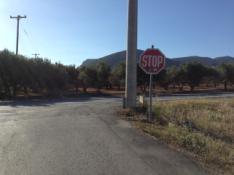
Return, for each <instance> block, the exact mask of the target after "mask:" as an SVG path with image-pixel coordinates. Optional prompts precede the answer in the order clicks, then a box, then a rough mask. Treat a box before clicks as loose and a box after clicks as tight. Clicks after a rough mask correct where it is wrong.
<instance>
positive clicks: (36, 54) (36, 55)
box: [32, 53, 40, 58]
mask: <svg viewBox="0 0 234 175" xmlns="http://www.w3.org/2000/svg"><path fill="white" fill-rule="evenodd" d="M32 55H33V56H34V57H35V58H38V56H39V55H40V54H39V53H34V54H32Z"/></svg>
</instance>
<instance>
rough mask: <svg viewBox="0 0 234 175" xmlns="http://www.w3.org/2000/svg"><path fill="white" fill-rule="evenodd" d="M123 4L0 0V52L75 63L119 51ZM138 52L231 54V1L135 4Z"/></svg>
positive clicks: (145, 0)
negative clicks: (20, 17) (18, 18)
mask: <svg viewBox="0 0 234 175" xmlns="http://www.w3.org/2000/svg"><path fill="white" fill-rule="evenodd" d="M127 5H128V0H0V21H1V22H0V50H2V49H4V48H7V49H9V50H11V51H15V40H16V39H15V38H16V21H15V20H12V19H10V18H9V16H10V15H13V16H14V15H18V14H21V15H24V14H25V15H27V17H28V18H27V19H23V20H21V23H20V47H19V53H20V54H23V55H26V56H31V54H32V53H35V52H36V53H40V54H41V56H43V57H47V58H49V59H51V60H52V61H53V62H55V61H57V62H61V63H64V64H76V65H79V64H81V63H82V61H84V60H85V59H86V58H97V57H102V56H105V55H108V54H110V53H113V52H117V51H121V50H125V48H126V43H127V42H126V38H127V36H126V34H127ZM138 26H139V30H138V48H139V49H146V48H148V47H150V46H151V45H152V44H154V45H155V46H156V47H158V48H160V49H161V50H162V51H163V52H164V53H165V55H166V56H167V57H170V58H174V57H181V56H190V55H199V56H209V57H218V56H224V55H230V56H234V0H139V24H138Z"/></svg>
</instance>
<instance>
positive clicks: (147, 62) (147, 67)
mask: <svg viewBox="0 0 234 175" xmlns="http://www.w3.org/2000/svg"><path fill="white" fill-rule="evenodd" d="M139 65H140V67H141V69H142V70H143V71H145V72H146V73H147V74H158V73H159V72H161V71H162V70H163V69H164V68H165V65H166V57H165V56H164V54H163V53H162V52H161V51H160V50H159V49H148V50H146V51H145V52H144V53H143V54H142V55H141V56H140V60H139Z"/></svg>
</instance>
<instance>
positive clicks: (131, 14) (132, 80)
mask: <svg viewBox="0 0 234 175" xmlns="http://www.w3.org/2000/svg"><path fill="white" fill-rule="evenodd" d="M137 17H138V0H129V9H128V46H127V47H128V48H127V54H126V87H125V107H127V108H134V107H136V95H137Z"/></svg>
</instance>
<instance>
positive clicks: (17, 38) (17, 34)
mask: <svg viewBox="0 0 234 175" xmlns="http://www.w3.org/2000/svg"><path fill="white" fill-rule="evenodd" d="M10 18H11V19H16V20H17V31H16V32H17V33H16V55H18V48H19V21H20V19H22V18H27V16H25V15H24V16H20V15H18V16H10Z"/></svg>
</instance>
